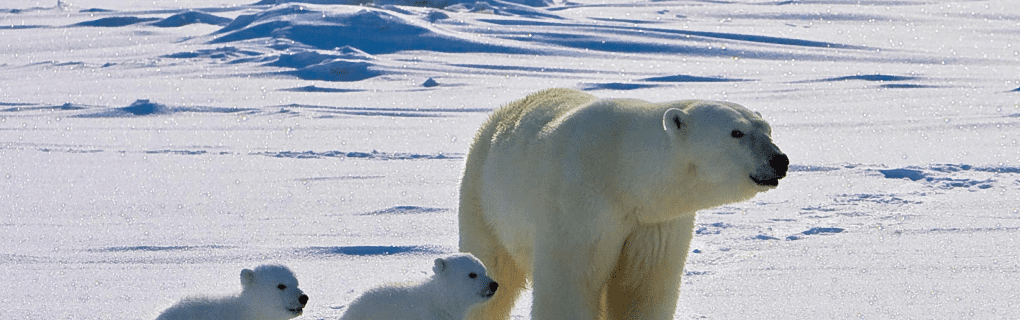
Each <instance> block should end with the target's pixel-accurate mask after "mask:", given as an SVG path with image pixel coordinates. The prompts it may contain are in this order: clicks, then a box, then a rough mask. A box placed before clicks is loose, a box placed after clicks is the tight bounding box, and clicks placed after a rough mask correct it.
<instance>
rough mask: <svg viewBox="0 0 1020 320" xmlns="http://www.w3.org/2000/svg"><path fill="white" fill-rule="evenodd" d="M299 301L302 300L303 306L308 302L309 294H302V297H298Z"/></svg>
mask: <svg viewBox="0 0 1020 320" xmlns="http://www.w3.org/2000/svg"><path fill="white" fill-rule="evenodd" d="M297 301H298V302H300V303H301V305H302V306H304V305H306V304H308V295H306V294H302V295H301V296H300V297H298V298H297Z"/></svg>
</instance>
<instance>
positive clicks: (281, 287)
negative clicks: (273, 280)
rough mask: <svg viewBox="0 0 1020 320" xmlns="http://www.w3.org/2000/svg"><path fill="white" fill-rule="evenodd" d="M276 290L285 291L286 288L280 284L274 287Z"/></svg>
mask: <svg viewBox="0 0 1020 320" xmlns="http://www.w3.org/2000/svg"><path fill="white" fill-rule="evenodd" d="M276 288H278V289H280V290H287V286H286V285H284V284H282V283H281V284H280V285H278V286H276Z"/></svg>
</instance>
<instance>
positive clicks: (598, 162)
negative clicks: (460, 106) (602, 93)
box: [459, 89, 789, 320]
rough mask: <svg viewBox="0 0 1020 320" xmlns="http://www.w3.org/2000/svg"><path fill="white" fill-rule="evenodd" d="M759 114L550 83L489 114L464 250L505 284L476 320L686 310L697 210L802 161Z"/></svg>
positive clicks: (664, 314) (469, 173) (464, 221)
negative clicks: (527, 301) (522, 313)
mask: <svg viewBox="0 0 1020 320" xmlns="http://www.w3.org/2000/svg"><path fill="white" fill-rule="evenodd" d="M771 132H772V129H771V127H770V126H769V124H768V123H766V122H765V120H763V119H762V118H761V115H760V114H759V113H757V112H752V111H749V110H748V109H746V108H744V107H742V106H740V105H737V104H733V103H727V102H713V101H698V100H684V101H675V102H666V103H650V102H646V101H642V100H636V99H598V98H596V97H595V96H592V95H590V94H587V93H584V92H581V91H577V90H571V89H549V90H545V91H541V92H537V93H534V94H532V95H529V96H528V97H526V98H524V99H522V100H518V101H515V102H512V103H510V104H509V105H507V106H504V107H502V108H500V109H498V110H496V111H495V112H494V113H493V114H492V115H491V116H490V117H489V119H488V120H486V122H485V123H484V124H482V126H481V128H480V129H479V131H478V133H477V135H476V136H475V139H474V142H473V143H472V145H471V149H470V151H469V153H468V156H467V160H466V161H467V163H466V166H465V170H464V176H463V178H462V180H461V189H460V192H461V195H460V211H459V227H460V251H462V252H470V253H472V254H474V255H475V256H477V257H478V258H479V259H480V260H481V261H482V263H484V264H485V265H486V266H487V267H488V269H489V271H490V274H491V275H492V277H493V278H494V279H495V280H497V281H499V283H500V288H501V289H500V291H499V293H497V294H496V295H495V297H493V299H491V300H490V301H489V302H487V303H483V304H480V305H478V306H477V307H475V308H473V309H472V310H471V311H470V313H469V318H470V319H507V318H508V317H509V313H510V309H511V308H512V306H513V304H514V302H515V300H516V298H517V297H518V295H519V293H520V292H521V291H522V290H523V289H524V287H525V283H526V281H527V280H528V279H530V280H531V287H532V289H533V299H534V300H533V302H532V310H531V314H532V318H533V319H537V320H545V319H556V320H562V319H584V320H591V319H672V318H673V313H675V312H676V304H677V299H678V296H679V286H680V276H681V274H682V271H683V267H684V261H685V260H686V257H687V250H688V248H689V246H690V242H691V237H692V236H693V229H694V217H695V212H696V211H698V210H701V209H706V208H711V207H715V206H719V205H723V204H727V203H733V202H738V201H743V200H746V199H749V198H751V197H753V196H754V195H755V194H757V193H759V192H763V191H767V190H770V189H773V188H775V187H776V186H777V185H778V184H779V179H782V178H783V177H784V176H785V175H786V171H787V167H788V165H789V159H788V158H787V156H786V155H785V154H783V153H782V152H781V151H780V150H779V148H778V147H776V145H775V144H774V143H773V142H772V139H771Z"/></svg>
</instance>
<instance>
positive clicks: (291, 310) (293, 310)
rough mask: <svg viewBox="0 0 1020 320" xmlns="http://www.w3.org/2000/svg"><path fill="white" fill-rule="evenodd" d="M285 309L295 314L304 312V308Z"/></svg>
mask: <svg viewBox="0 0 1020 320" xmlns="http://www.w3.org/2000/svg"><path fill="white" fill-rule="evenodd" d="M287 311H290V312H292V313H294V314H297V315H301V313H302V312H304V308H295V309H287Z"/></svg>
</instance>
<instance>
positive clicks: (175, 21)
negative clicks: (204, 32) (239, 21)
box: [152, 11, 233, 28]
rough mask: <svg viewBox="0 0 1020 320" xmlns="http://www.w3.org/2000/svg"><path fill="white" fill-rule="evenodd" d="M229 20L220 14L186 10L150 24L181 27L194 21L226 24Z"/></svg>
mask: <svg viewBox="0 0 1020 320" xmlns="http://www.w3.org/2000/svg"><path fill="white" fill-rule="evenodd" d="M231 21H233V20H230V19H228V18H224V17H220V16H215V15H211V14H208V13H202V12H198V11H186V12H182V13H178V14H175V15H172V16H170V17H167V18H166V19H163V20H159V21H157V22H153V23H152V25H153V26H157V27H160V28H173V27H182V26H186V25H189V24H194V23H205V24H211V25H218V26H226V25H228V24H230V22H231Z"/></svg>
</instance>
